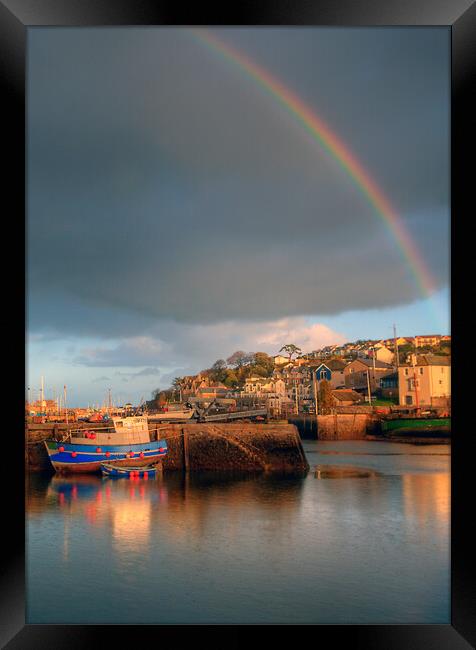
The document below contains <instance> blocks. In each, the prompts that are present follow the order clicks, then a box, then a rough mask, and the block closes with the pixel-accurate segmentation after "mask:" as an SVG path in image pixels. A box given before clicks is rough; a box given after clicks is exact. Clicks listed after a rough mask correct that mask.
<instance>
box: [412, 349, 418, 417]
mask: <svg viewBox="0 0 476 650" xmlns="http://www.w3.org/2000/svg"><path fill="white" fill-rule="evenodd" d="M415 358H416V354H413V355H412V366H413V383H414V384H415V402H416V407H417V411H418V409H419V403H418V386H417V378H416V369H415Z"/></svg>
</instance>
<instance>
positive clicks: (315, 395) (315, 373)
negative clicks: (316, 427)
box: [312, 368, 318, 422]
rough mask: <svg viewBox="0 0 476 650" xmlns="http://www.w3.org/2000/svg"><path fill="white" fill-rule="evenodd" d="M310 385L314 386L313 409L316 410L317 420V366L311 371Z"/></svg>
mask: <svg viewBox="0 0 476 650" xmlns="http://www.w3.org/2000/svg"><path fill="white" fill-rule="evenodd" d="M312 386H313V388H314V409H315V411H316V422H317V413H318V406H317V368H315V369H314V371H313V373H312Z"/></svg>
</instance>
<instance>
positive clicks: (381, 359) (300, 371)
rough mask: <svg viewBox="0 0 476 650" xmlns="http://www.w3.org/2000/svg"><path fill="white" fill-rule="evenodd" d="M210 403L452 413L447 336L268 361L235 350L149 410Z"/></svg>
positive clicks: (279, 409) (360, 344)
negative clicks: (397, 408)
mask: <svg viewBox="0 0 476 650" xmlns="http://www.w3.org/2000/svg"><path fill="white" fill-rule="evenodd" d="M211 400H214V401H215V402H216V403H218V404H220V403H223V404H225V403H227V402H230V404H233V401H237V400H239V401H241V402H248V403H252V404H253V403H254V404H256V403H261V404H263V405H266V407H267V409H268V411H269V413H270V414H272V415H273V414H274V415H277V416H285V415H289V414H291V413H315V412H316V411H315V408H316V406H315V405H316V404H317V408H318V412H319V413H325V412H332V410H335V409H336V408H338V407H350V406H356V405H367V406H369V405H374V406H375V405H399V406H404V407H410V408H411V407H416V408H419V407H431V408H438V409H443V410H445V411H449V410H450V408H451V336H443V335H425V336H415V337H399V338H394V339H385V340H359V341H355V342H349V343H346V344H344V345H340V346H339V345H330V346H326V347H323V348H322V349H319V350H313V351H311V352H303V351H302V350H301V349H300V348H299V347H297V346H296V345H294V344H286V345H284V346H283V347H282V348H281V349H280V350H279V352H278V354H276V355H275V356H270V355H268V354H266V353H264V352H256V353H245V352H243V351H237V352H235V353H234V354H233V355H231V356H230V357H229V358H228V359H226V360H224V359H219V360H217V361H216V362H215V363H214V364H213V365H212V366H211V368H209V369H205V370H202V371H201V372H199V373H197V374H196V375H191V376H184V377H176V378H175V380H174V382H173V385H172V386H171V387H170V388H169V389H168V390H162V391H159V390H158V391H156V392H155V394H154V399H153V400H151V401H150V402H148V406H149V407H150V408H154V407H155V406H157V405H164V404H167V403H170V402H181V403H184V402H187V403H190V404H194V403H199V402H206V401H211Z"/></svg>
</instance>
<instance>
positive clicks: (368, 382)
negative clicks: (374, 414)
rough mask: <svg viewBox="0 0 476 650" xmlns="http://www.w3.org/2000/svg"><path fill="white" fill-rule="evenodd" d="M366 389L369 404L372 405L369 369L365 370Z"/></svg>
mask: <svg viewBox="0 0 476 650" xmlns="http://www.w3.org/2000/svg"><path fill="white" fill-rule="evenodd" d="M367 390H368V393H369V404H370V406H372V395H371V392H370V370H367Z"/></svg>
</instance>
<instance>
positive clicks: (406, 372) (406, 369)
mask: <svg viewBox="0 0 476 650" xmlns="http://www.w3.org/2000/svg"><path fill="white" fill-rule="evenodd" d="M405 374H406V375H407V376H408V368H405Z"/></svg>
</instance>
